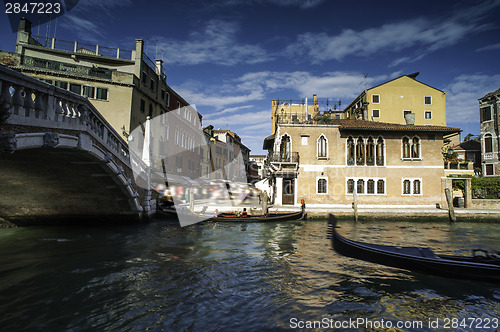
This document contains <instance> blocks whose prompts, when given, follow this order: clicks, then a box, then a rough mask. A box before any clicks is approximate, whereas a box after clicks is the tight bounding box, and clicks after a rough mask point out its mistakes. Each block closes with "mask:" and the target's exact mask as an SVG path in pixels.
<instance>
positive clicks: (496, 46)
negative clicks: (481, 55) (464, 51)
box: [476, 43, 500, 52]
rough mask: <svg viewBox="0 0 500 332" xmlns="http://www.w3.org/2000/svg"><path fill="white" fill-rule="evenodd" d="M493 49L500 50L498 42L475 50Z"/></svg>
mask: <svg viewBox="0 0 500 332" xmlns="http://www.w3.org/2000/svg"><path fill="white" fill-rule="evenodd" d="M493 50H500V43H498V44H492V45H487V46H484V47H481V48H478V49H477V50H476V51H477V52H482V51H493Z"/></svg>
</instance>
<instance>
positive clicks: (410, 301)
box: [0, 220, 500, 331]
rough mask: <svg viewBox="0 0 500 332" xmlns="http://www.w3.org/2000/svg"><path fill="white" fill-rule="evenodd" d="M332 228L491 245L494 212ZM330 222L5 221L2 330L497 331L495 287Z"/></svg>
mask: <svg viewBox="0 0 500 332" xmlns="http://www.w3.org/2000/svg"><path fill="white" fill-rule="evenodd" d="M339 226H340V227H341V228H340V229H339V232H340V233H341V234H343V235H345V236H346V237H349V238H352V239H357V240H362V241H367V242H378V243H385V244H393V245H419V246H430V247H432V248H434V249H435V251H436V252H438V253H455V254H457V253H458V254H468V253H469V252H470V250H471V249H474V248H485V249H495V250H500V224H496V223H477V224H473V223H464V222H460V223H455V224H450V223H446V222H395V221H367V222H357V223H355V222H353V221H342V222H340V223H339ZM326 233H327V221H326V220H315V221H297V222H287V223H268V224H259V223H253V224H250V223H249V224H247V223H200V224H195V225H192V226H189V227H185V228H180V227H178V226H177V225H175V224H169V223H166V222H161V221H154V222H151V223H149V224H142V225H132V226H131V225H128V226H118V227H95V226H93V227H55V226H54V227H26V228H17V229H1V230H0V313H1V315H0V329H1V330H2V331H23V330H27V331H103V330H113V331H146V330H147V331H280V330H283V331H285V330H301V328H303V329H304V330H306V329H307V328H309V327H312V328H316V330H333V329H334V328H339V330H349V331H354V330H359V331H364V330H377V329H376V328H377V327H380V328H382V329H378V330H387V327H391V326H392V327H393V329H392V331H396V330H399V331H426V330H428V331H432V330H435V331H442V330H444V328H445V327H446V324H448V326H449V329H447V330H449V331H457V330H462V331H472V330H475V331H482V330H485V331H494V330H496V329H498V324H500V322H498V319H499V318H500V285H498V284H497V285H495V284H489V283H484V282H472V281H466V280H454V279H447V278H441V277H433V276H428V275H423V274H417V273H412V272H409V271H405V270H399V269H395V268H390V267H385V266H381V265H376V264H371V263H367V262H363V261H359V260H355V259H351V258H347V257H343V256H340V255H338V254H336V253H335V252H334V251H333V250H332V249H331V243H330V241H329V240H328V239H327V234H326ZM487 322H489V323H488V324H486V323H487ZM495 322H496V324H495ZM436 323H438V324H439V326H437V325H436ZM464 323H465V324H464ZM349 324H350V325H349ZM355 324H357V325H355ZM370 324H371V325H370ZM397 324H402V325H397ZM458 324H460V325H458ZM495 326H496V327H497V328H496V329H495ZM395 327H401V328H399V329H395ZM488 328H489V329H488Z"/></svg>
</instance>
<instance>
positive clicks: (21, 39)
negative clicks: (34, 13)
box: [16, 17, 31, 54]
mask: <svg viewBox="0 0 500 332" xmlns="http://www.w3.org/2000/svg"><path fill="white" fill-rule="evenodd" d="M30 36H31V22H30V21H29V20H28V19H26V18H24V17H23V18H21V19H20V20H19V25H18V27H17V40H16V53H18V54H22V53H23V51H22V46H20V45H19V44H29V39H30Z"/></svg>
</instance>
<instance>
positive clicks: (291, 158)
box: [267, 152, 299, 163]
mask: <svg viewBox="0 0 500 332" xmlns="http://www.w3.org/2000/svg"><path fill="white" fill-rule="evenodd" d="M267 160H268V161H269V162H278V163H298V162H299V153H298V152H291V153H274V154H271V155H269V156H268V157H267Z"/></svg>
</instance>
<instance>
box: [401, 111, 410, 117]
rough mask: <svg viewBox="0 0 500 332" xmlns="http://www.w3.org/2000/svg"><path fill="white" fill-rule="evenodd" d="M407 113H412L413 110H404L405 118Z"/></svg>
mask: <svg viewBox="0 0 500 332" xmlns="http://www.w3.org/2000/svg"><path fill="white" fill-rule="evenodd" d="M406 114H411V111H409V110H404V111H403V119H406Z"/></svg>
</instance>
